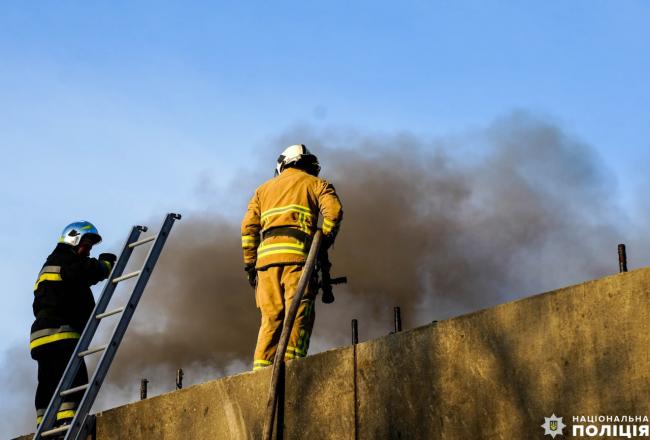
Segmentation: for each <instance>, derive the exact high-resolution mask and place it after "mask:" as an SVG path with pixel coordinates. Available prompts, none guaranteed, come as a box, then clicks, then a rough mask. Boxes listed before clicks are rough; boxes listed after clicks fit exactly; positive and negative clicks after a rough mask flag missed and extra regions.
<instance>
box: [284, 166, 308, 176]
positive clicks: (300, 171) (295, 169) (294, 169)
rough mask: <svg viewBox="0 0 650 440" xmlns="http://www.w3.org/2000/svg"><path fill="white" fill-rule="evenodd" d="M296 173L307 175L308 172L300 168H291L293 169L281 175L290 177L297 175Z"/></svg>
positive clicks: (288, 169)
mask: <svg viewBox="0 0 650 440" xmlns="http://www.w3.org/2000/svg"><path fill="white" fill-rule="evenodd" d="M296 173H305V174H307V171H304V170H301V169H300V168H294V167H291V168H287V169H286V170H284V171H282V173H280V176H288V175H291V174H296Z"/></svg>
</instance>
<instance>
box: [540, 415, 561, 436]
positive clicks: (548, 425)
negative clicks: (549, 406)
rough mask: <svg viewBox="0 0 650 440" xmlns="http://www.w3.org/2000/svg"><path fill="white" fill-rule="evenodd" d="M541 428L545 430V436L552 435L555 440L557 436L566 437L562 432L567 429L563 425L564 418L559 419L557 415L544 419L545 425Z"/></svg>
mask: <svg viewBox="0 0 650 440" xmlns="http://www.w3.org/2000/svg"><path fill="white" fill-rule="evenodd" d="M540 426H541V427H542V428H544V435H550V436H551V438H555V436H556V435H564V434H563V433H562V430H563V429H564V428H566V425H565V424H564V423H562V417H557V416H556V415H555V414H553V415H552V416H551V417H544V424H543V425H540Z"/></svg>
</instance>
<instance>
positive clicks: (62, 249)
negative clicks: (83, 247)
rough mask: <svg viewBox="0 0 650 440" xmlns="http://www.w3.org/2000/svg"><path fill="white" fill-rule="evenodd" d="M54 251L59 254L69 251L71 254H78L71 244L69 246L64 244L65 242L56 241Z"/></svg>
mask: <svg viewBox="0 0 650 440" xmlns="http://www.w3.org/2000/svg"><path fill="white" fill-rule="evenodd" d="M54 252H56V253H61V254H64V253H69V254H72V255H74V256H76V257H78V256H79V254H77V253H76V252H75V251H74V248H73V247H72V246H70V245H69V244H65V243H57V244H56V247H55V248H54Z"/></svg>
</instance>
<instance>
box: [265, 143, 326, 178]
mask: <svg viewBox="0 0 650 440" xmlns="http://www.w3.org/2000/svg"><path fill="white" fill-rule="evenodd" d="M298 162H303V163H304V165H306V166H308V167H309V168H310V169H311V171H313V172H314V173H315V175H318V173H319V172H320V164H319V163H318V159H317V158H316V156H314V155H313V154H311V152H310V151H309V150H308V149H307V147H305V146H304V145H303V144H296V145H291V146H290V147H287V148H286V149H285V150H284V151H283V152H282V154H280V156H279V157H278V163H277V164H276V166H275V175H276V176H277V175H278V174H280V173H281V172H282V171H284V169H285V168H287V167H288V166H289V165H294V164H296V163H298Z"/></svg>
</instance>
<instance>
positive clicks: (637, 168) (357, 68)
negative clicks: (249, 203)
mask: <svg viewBox="0 0 650 440" xmlns="http://www.w3.org/2000/svg"><path fill="white" fill-rule="evenodd" d="M0 8H1V9H0V151H2V153H3V161H2V162H1V163H0V179H1V183H2V185H0V203H1V206H2V207H3V214H4V215H3V216H2V218H1V219H0V231H2V232H0V245H1V246H2V249H3V250H4V252H3V255H2V256H0V276H2V280H3V282H4V286H5V294H4V297H5V299H6V301H5V308H4V311H3V319H2V321H1V322H0V353H1V352H3V351H5V350H7V349H9V348H11V347H14V346H16V345H17V344H22V343H24V342H25V341H26V339H27V334H28V332H29V330H28V329H29V325H30V324H31V319H32V317H31V310H30V303H31V293H30V288H31V284H32V282H33V279H34V277H35V275H36V273H37V271H38V270H39V268H40V265H41V264H42V261H43V259H44V257H45V256H46V255H47V253H48V252H49V251H50V250H51V248H52V246H53V243H54V242H55V240H56V238H57V235H58V233H59V232H60V230H61V229H62V227H63V226H64V225H65V224H67V223H69V222H70V221H73V220H77V219H82V218H85V219H89V220H92V221H94V222H95V223H96V224H97V225H98V226H99V227H100V228H101V230H102V231H103V232H104V235H105V237H106V240H105V243H104V249H115V248H116V247H117V246H118V244H119V243H120V242H121V240H122V239H123V235H125V234H126V232H127V231H128V229H129V227H130V225H132V224H135V223H142V222H145V221H148V220H150V219H152V218H153V219H156V220H155V222H156V223H157V221H158V220H157V219H158V217H160V218H162V214H164V213H165V212H167V211H171V210H177V211H181V212H183V211H188V212H195V211H200V210H203V209H207V208H210V209H215V207H217V208H216V209H219V208H218V203H215V204H213V205H210V204H208V205H209V206H206V201H205V198H204V197H202V196H201V188H202V186H203V185H204V184H205V182H206V181H208V182H209V185H212V186H213V187H215V188H221V189H224V188H227V187H228V185H230V182H231V181H232V179H233V178H236V176H237V175H238V173H239V172H241V171H244V172H246V171H247V170H250V169H251V168H252V167H251V164H252V163H255V164H258V163H259V161H260V160H262V159H264V160H266V159H269V162H271V160H272V155H270V154H269V151H271V150H272V151H275V150H277V151H278V152H279V151H280V150H281V149H282V148H283V147H284V145H274V144H273V140H274V139H276V138H277V137H278V136H280V135H281V134H282V133H283V132H285V131H286V130H288V129H290V128H292V127H296V126H308V127H312V128H314V129H316V130H327V129H341V128H343V129H351V130H357V131H360V132H367V133H372V134H379V135H381V134H382V133H385V134H392V133H396V132H411V133H414V134H416V135H418V136H422V137H424V138H436V137H444V136H453V135H454V134H457V133H463V132H466V131H468V130H469V131H471V130H473V129H477V128H480V127H484V126H486V125H488V124H489V123H490V122H492V121H493V120H494V119H495V118H498V117H500V116H503V115H504V114H507V113H509V112H511V111H513V110H515V109H524V110H528V111H531V112H534V113H538V114H542V115H544V116H545V117H548V118H551V119H553V120H555V121H557V122H558V123H559V124H560V125H561V126H562V127H563V128H564V129H566V130H567V131H568V132H569V133H571V134H572V135H574V136H576V137H577V138H579V139H581V140H583V141H584V142H586V143H588V144H590V145H592V146H593V147H594V148H595V149H596V150H597V151H598V153H599V154H600V155H601V157H602V158H603V159H604V161H605V163H606V164H607V166H608V168H609V169H610V170H611V171H612V173H613V174H614V175H615V177H616V179H617V181H618V191H619V197H621V198H622V201H623V202H624V203H627V204H629V205H632V204H633V202H634V200H633V199H632V198H633V196H632V195H631V194H637V193H639V191H640V189H642V188H644V185H645V184H646V183H647V180H646V178H645V173H646V168H647V167H646V164H647V163H648V159H649V158H650V157H649V156H650V148H649V147H650V141H649V140H648V139H649V138H648V124H647V121H648V111H647V106H648V102H650V86H649V85H648V79H647V78H648V71H649V70H650V69H649V68H650V28H649V27H648V26H647V23H648V20H649V19H650V4H649V3H648V2H643V1H632V0H629V1H628V0H624V1H616V2H615V1H571V2H566V1H547V2H514V1H502V2H484V1H457V2H437V1H428V2H427V1H405V2H399V3H396V2H381V1H380V2H377V1H372V2H370V1H358V2H342V1H329V2H289V1H279V2H228V3H217V2H186V1H184V2H170V1H155V2H154V1H137V2H127V1H110V2H109V1H103V2H92V3H88V2H73V1H57V2H24V1H8V2H3V4H2V6H1V7H0ZM272 167H273V164H272V163H269V173H270V172H271V170H272ZM262 177H266V176H261V178H262ZM222 201H223V203H224V204H227V206H229V207H241V206H243V203H245V200H226V199H225V198H223V199H222ZM224 206H226V205H224ZM224 211H227V212H224V214H225V215H232V216H234V217H239V215H240V213H239V212H238V211H237V210H230V209H228V210H225V209H224Z"/></svg>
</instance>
